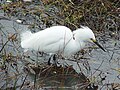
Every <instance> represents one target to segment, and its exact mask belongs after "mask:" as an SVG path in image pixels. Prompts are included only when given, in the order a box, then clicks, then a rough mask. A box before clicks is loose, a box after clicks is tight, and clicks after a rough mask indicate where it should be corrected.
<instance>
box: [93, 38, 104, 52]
mask: <svg viewBox="0 0 120 90" xmlns="http://www.w3.org/2000/svg"><path fill="white" fill-rule="evenodd" d="M92 41H93V42H94V43H95V44H96V45H97V46H98V47H99V48H101V49H102V50H103V51H104V52H106V50H105V49H104V48H103V47H102V46H101V45H100V44H99V43H98V42H97V41H96V40H92Z"/></svg>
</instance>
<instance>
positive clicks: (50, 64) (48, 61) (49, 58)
mask: <svg viewBox="0 0 120 90" xmlns="http://www.w3.org/2000/svg"><path fill="white" fill-rule="evenodd" d="M51 58H52V55H51V56H50V57H49V60H48V65H51V63H50V61H51Z"/></svg>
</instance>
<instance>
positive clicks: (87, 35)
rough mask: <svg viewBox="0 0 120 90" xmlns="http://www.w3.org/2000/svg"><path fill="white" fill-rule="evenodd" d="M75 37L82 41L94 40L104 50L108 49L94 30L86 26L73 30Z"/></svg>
mask: <svg viewBox="0 0 120 90" xmlns="http://www.w3.org/2000/svg"><path fill="white" fill-rule="evenodd" d="M73 34H74V37H75V39H76V40H79V41H80V42H85V43H86V42H94V43H95V44H96V45H97V46H98V47H100V48H101V49H102V50H103V51H106V50H105V49H104V48H103V47H102V46H101V45H100V44H99V43H98V42H97V40H96V38H95V35H94V33H93V31H92V30H91V29H90V28H88V27H86V26H81V28H79V29H77V30H76V31H74V32H73Z"/></svg>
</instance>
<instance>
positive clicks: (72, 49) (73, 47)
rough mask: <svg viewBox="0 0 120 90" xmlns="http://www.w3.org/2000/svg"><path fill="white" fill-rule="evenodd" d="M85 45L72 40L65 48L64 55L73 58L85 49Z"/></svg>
mask: <svg viewBox="0 0 120 90" xmlns="http://www.w3.org/2000/svg"><path fill="white" fill-rule="evenodd" d="M84 45H85V43H84V42H78V41H77V40H76V39H72V40H71V41H70V42H69V43H68V44H67V46H66V47H65V50H64V53H65V54H67V55H65V56H71V55H73V54H75V53H77V52H78V51H80V50H81V49H83V48H84Z"/></svg>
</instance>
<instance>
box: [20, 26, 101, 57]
mask: <svg viewBox="0 0 120 90" xmlns="http://www.w3.org/2000/svg"><path fill="white" fill-rule="evenodd" d="M88 41H90V42H91V41H93V42H96V40H95V36H94V33H93V32H92V30H91V29H90V28H88V27H84V26H82V28H79V29H77V30H75V31H73V32H72V31H71V30H70V29H69V28H67V27H65V26H52V27H50V28H46V29H45V30H41V31H39V32H37V33H31V32H30V31H25V32H23V33H22V34H21V47H22V48H24V49H25V50H35V51H41V52H45V53H51V54H56V53H60V54H62V55H63V56H65V57H70V56H71V55H73V54H75V53H76V52H78V51H80V50H81V49H83V48H84V46H85V44H86V42H88ZM100 48H101V47H100ZM102 49H103V48H102Z"/></svg>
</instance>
